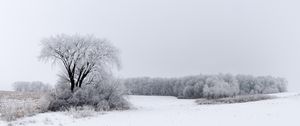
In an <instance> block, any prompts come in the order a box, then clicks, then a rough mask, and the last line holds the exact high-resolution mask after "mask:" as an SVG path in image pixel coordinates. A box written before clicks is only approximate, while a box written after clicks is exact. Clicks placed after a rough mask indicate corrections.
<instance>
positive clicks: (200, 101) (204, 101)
mask: <svg viewBox="0 0 300 126" xmlns="http://www.w3.org/2000/svg"><path fill="white" fill-rule="evenodd" d="M273 98H276V97H274V96H269V95H262V94H260V95H241V96H234V97H227V98H219V99H198V100H197V101H196V103H197V104H199V105H208V104H232V103H244V102H252V101H260V100H266V99H273Z"/></svg>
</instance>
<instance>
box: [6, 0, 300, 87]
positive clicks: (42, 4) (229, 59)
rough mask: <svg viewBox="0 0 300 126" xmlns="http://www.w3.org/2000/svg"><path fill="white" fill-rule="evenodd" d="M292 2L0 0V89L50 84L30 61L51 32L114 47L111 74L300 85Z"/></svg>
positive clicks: (44, 67)
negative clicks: (115, 67) (225, 76)
mask: <svg viewBox="0 0 300 126" xmlns="http://www.w3.org/2000/svg"><path fill="white" fill-rule="evenodd" d="M299 4H300V2H299V1H297V0H284V1H283V0H263V1H262V0H251V1H249V0H248V1H246V0H227V1H224V0H184V1H181V0H144V1H140V0H126V1H124V0H107V1H104V0H103V1H98V0H47V1H46V0H45V1H40V0H26V1H24V0H9V1H0V58H1V62H0V90H9V89H10V85H11V83H13V82H15V81H35V80H39V81H43V82H46V83H51V84H54V83H55V82H56V80H57V76H56V74H57V71H58V67H57V66H54V65H51V64H50V63H44V62H40V61H39V60H38V59H37V56H38V55H39V51H40V48H41V47H40V40H41V39H42V38H44V37H49V36H51V35H55V34H60V33H66V34H76V33H79V34H83V35H85V34H94V35H95V36H97V37H100V38H106V39H107V40H109V41H111V42H112V43H113V44H114V45H115V46H117V47H118V48H119V49H120V50H121V57H122V69H121V70H120V71H118V72H116V76H118V77H135V76H151V77H178V76H186V75H195V74H200V73H203V74H217V73H232V74H238V73H241V74H252V75H272V76H280V77H285V78H286V79H287V80H288V81H289V89H290V90H291V91H295V90H300V85H299V83H300V78H299V77H298V76H299V75H300V67H299V65H300V57H299V54H300V49H299V48H300V43H299V40H300V36H299V34H300V25H299V22H300V16H299V12H300V8H299Z"/></svg>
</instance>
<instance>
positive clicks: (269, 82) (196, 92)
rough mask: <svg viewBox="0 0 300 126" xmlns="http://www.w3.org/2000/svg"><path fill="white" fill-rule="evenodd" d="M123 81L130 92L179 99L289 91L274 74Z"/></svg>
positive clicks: (147, 78)
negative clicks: (272, 75)
mask: <svg viewBox="0 0 300 126" xmlns="http://www.w3.org/2000/svg"><path fill="white" fill-rule="evenodd" d="M124 84H125V86H126V87H127V89H128V90H129V92H130V93H131V94H136V95H167V96H176V97H179V98H221V97H230V96H236V95H248V94H268V93H277V92H284V91H286V90H287V89H286V87H287V81H286V80H285V79H283V78H275V77H271V76H259V77H254V76H251V75H236V76H234V75H231V74H217V75H196V76H187V77H181V78H149V77H143V78H130V79H125V80H124Z"/></svg>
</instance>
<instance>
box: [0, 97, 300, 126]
mask: <svg viewBox="0 0 300 126" xmlns="http://www.w3.org/2000/svg"><path fill="white" fill-rule="evenodd" d="M274 95H276V96H279V97H280V98H278V99H272V100H265V101H257V102H249V103H238V104H223V105H197V104H196V103H195V100H192V99H176V98H175V97H167V96H130V97H129V100H130V101H131V103H132V104H133V106H135V109H132V110H127V111H113V112H105V113H104V114H100V113H99V114H98V115H96V116H93V117H88V118H80V119H75V118H72V117H71V116H70V115H68V114H66V113H62V112H56V113H44V114H39V115H36V116H34V117H27V118H24V119H20V120H18V121H16V122H11V124H12V125H28V126H43V125H46V126H49V125H55V126H201V125H206V126H283V125H286V126H299V125H300V120H299V116H300V95H299V94H297V93H282V94H274ZM6 125H8V123H7V122H0V126H6Z"/></svg>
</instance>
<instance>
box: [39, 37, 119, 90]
mask: <svg viewBox="0 0 300 126" xmlns="http://www.w3.org/2000/svg"><path fill="white" fill-rule="evenodd" d="M42 46H43V47H42V51H41V54H40V57H39V58H40V59H42V60H45V61H52V62H53V63H61V64H62V66H63V68H62V69H63V73H62V74H61V75H60V77H61V79H64V80H65V81H67V82H69V83H70V89H71V91H72V92H73V90H74V88H75V87H81V86H82V84H84V83H86V84H88V83H91V82H92V81H93V80H94V77H95V76H97V77H99V76H98V75H100V76H101V75H102V74H103V72H105V73H107V72H109V71H110V69H109V68H111V67H113V66H115V65H116V66H117V67H119V66H120V65H119V63H120V60H119V55H118V54H119V51H118V49H117V48H115V47H114V46H113V45H112V44H111V43H109V42H108V41H106V40H103V39H99V38H95V37H94V36H91V35H87V36H81V35H65V34H61V35H56V36H52V37H49V38H46V39H43V40H42Z"/></svg>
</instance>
